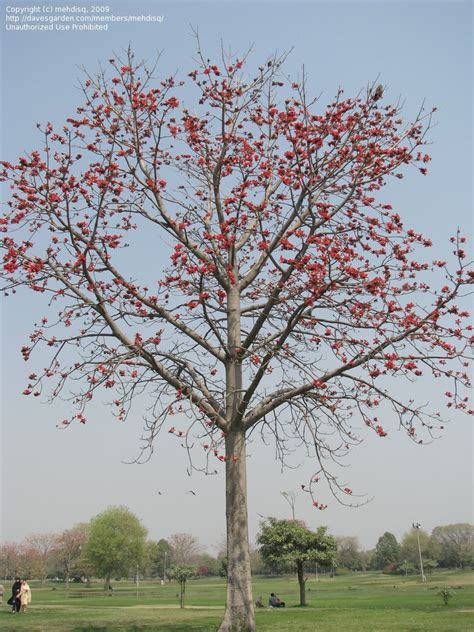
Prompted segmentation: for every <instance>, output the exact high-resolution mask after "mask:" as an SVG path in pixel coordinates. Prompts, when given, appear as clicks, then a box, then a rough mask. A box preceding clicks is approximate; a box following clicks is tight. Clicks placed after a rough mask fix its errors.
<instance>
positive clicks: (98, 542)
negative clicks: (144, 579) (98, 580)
mask: <svg viewBox="0 0 474 632" xmlns="http://www.w3.org/2000/svg"><path fill="white" fill-rule="evenodd" d="M146 534H147V530H146V529H145V527H143V526H142V524H141V523H140V521H139V520H138V518H137V517H136V516H135V515H134V514H133V513H132V512H131V511H129V510H128V509H127V508H126V507H109V508H108V509H106V510H105V511H104V512H102V513H101V514H99V515H98V516H96V517H95V518H93V519H92V521H91V526H90V533H89V540H88V542H87V545H86V557H87V559H88V561H89V563H90V564H91V566H92V567H93V569H94V571H95V572H96V573H97V575H98V576H99V577H104V578H105V579H106V581H109V580H110V578H111V577H125V576H127V575H129V574H130V573H131V572H132V573H135V569H136V566H137V564H139V565H141V564H142V562H143V559H144V555H145V538H146Z"/></svg>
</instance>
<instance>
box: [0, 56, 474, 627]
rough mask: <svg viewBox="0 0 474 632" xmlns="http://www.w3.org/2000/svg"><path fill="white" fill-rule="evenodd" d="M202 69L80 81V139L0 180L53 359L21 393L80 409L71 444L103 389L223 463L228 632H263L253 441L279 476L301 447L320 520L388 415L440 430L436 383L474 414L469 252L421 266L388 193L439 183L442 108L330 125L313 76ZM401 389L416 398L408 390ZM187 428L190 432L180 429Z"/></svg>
mask: <svg viewBox="0 0 474 632" xmlns="http://www.w3.org/2000/svg"><path fill="white" fill-rule="evenodd" d="M197 57H198V67H197V68H196V69H194V70H192V71H191V72H190V74H189V75H188V78H189V82H191V84H193V88H192V89H190V90H189V91H188V92H185V90H186V88H185V87H184V86H183V85H182V84H181V82H180V83H177V82H176V81H175V78H174V77H169V76H165V75H163V74H161V76H160V77H159V78H157V77H156V73H157V71H156V68H155V67H153V68H149V67H148V66H147V64H145V63H139V62H137V61H136V60H135V58H134V56H133V54H132V53H131V52H129V53H128V55H127V58H126V59H125V60H124V61H119V60H116V59H111V60H110V67H111V70H112V74H111V75H110V74H109V73H107V72H106V71H103V72H101V73H100V74H99V75H97V76H95V75H92V74H86V77H85V80H84V83H83V93H84V97H83V101H82V103H81V105H80V106H79V108H78V110H77V114H76V115H74V116H72V117H71V118H69V119H68V121H67V124H66V125H65V126H61V127H59V128H58V129H57V130H56V129H54V128H53V125H52V124H51V123H48V124H47V125H45V126H44V127H41V126H40V130H41V133H42V135H43V146H42V148H41V149H40V150H35V151H32V152H31V153H29V154H26V155H25V156H23V157H21V158H20V159H19V160H18V161H17V162H9V161H4V162H2V163H1V164H2V171H1V172H0V177H1V179H2V180H4V181H5V182H6V183H7V185H8V186H10V187H11V198H10V200H9V201H8V209H7V212H6V214H5V216H4V217H3V218H2V219H1V220H0V222H1V223H0V229H1V230H2V231H3V232H4V237H3V240H2V242H1V247H2V248H3V252H4V257H3V270H2V276H3V278H4V279H5V280H6V282H5V285H4V290H5V291H6V292H7V293H12V292H14V291H16V290H17V289H18V288H19V287H20V286H22V287H26V288H28V289H29V290H32V291H33V292H36V293H37V294H38V295H41V296H42V297H44V296H46V297H49V298H50V299H51V300H50V307H49V308H45V310H47V313H45V314H44V316H43V317H42V318H40V319H39V321H38V323H37V325H36V326H35V328H34V331H33V333H32V335H31V340H30V342H29V343H28V344H26V345H25V346H24V347H23V349H22V353H23V357H24V359H25V360H28V359H29V358H30V356H31V354H32V352H33V351H34V350H36V349H37V348H39V347H40V346H42V345H44V347H45V349H46V350H49V351H51V354H52V355H51V362H50V363H49V364H48V365H46V363H45V362H44V359H41V361H40V366H41V367H45V366H46V369H45V370H39V371H36V372H32V373H31V374H30V377H29V383H28V386H27V387H26V388H25V390H24V393H25V395H32V396H36V395H39V394H40V393H41V389H42V384H43V382H45V381H47V380H52V381H53V386H52V395H53V397H59V396H61V394H65V393H66V392H68V393H69V392H74V393H75V396H74V398H73V401H72V406H75V409H74V411H73V412H71V415H70V416H69V417H68V418H66V419H64V420H63V425H65V426H67V425H68V424H70V423H72V422H80V423H84V422H85V421H86V407H87V405H88V404H89V403H90V401H91V400H93V399H94V397H95V396H96V395H97V394H98V393H99V391H102V390H104V389H105V391H106V392H112V391H114V392H115V394H114V396H113V397H112V401H113V404H114V409H115V410H116V414H117V416H118V417H119V419H125V418H126V416H127V414H128V412H129V410H130V409H131V406H132V403H133V401H134V400H135V399H136V396H137V395H138V394H143V393H144V392H145V391H146V392H147V393H148V394H149V395H150V397H151V399H152V401H151V407H150V414H149V418H148V421H147V429H148V431H149V441H148V442H147V444H146V446H148V447H149V448H150V449H151V450H152V449H153V439H154V438H155V437H156V435H157V433H158V432H159V431H160V429H161V428H162V427H163V426H164V425H165V424H166V427H167V428H168V429H169V430H168V431H169V432H170V433H171V434H173V435H175V436H176V437H177V438H178V440H179V441H180V442H181V443H183V444H184V446H185V447H186V448H187V449H188V453H189V454H190V455H191V451H190V447H191V446H192V445H193V444H194V443H196V442H197V443H198V445H199V444H200V445H201V447H202V450H203V455H204V456H205V464H204V469H206V468H210V469H211V470H212V471H214V470H216V468H217V467H218V466H219V464H220V463H223V464H225V478H226V519H227V550H228V586H227V604H226V611H225V615H224V620H223V622H222V625H221V628H220V629H221V632H226V631H229V630H236V629H237V630H250V631H252V630H254V629H255V621H254V611H253V599H252V592H251V576H250V558H249V547H248V526H247V524H248V520H247V474H246V438H247V436H248V435H249V433H251V432H255V430H256V428H257V427H260V429H261V432H262V433H263V434H264V435H265V434H267V433H268V434H269V435H270V436H271V437H272V438H273V439H274V440H275V441H276V443H277V451H278V454H279V455H280V457H281V459H282V460H284V459H285V457H286V455H287V454H288V451H291V450H292V449H293V448H294V442H296V444H297V445H301V443H303V444H306V446H307V448H308V449H309V452H310V454H312V455H313V456H314V457H315V459H316V461H317V463H318V465H317V467H318V469H319V472H318V473H315V476H314V478H313V479H312V482H311V484H310V485H309V486H308V489H309V491H310V492H311V494H312V498H313V503H314V506H315V508H317V509H323V508H324V507H325V505H324V503H323V502H321V497H320V496H319V494H318V493H317V491H316V490H317V489H318V487H317V481H319V480H320V479H321V478H323V479H324V478H325V479H326V480H327V482H328V484H329V486H330V488H331V490H332V491H333V492H334V493H336V494H340V496H341V499H342V500H345V501H346V502H347V503H349V504H350V503H351V494H352V491H351V489H350V487H347V486H346V485H345V484H344V483H341V482H339V480H338V479H337V477H336V475H335V474H334V473H333V472H332V471H331V470H328V468H327V465H326V463H327V462H332V459H334V460H338V459H339V458H340V457H342V456H343V455H344V454H345V453H346V452H347V450H349V449H350V447H351V446H352V445H353V444H354V443H357V441H358V438H357V432H356V430H355V427H354V419H355V417H356V416H358V417H359V419H360V420H361V421H362V423H363V424H365V425H366V426H367V427H368V429H369V430H372V431H373V432H374V434H375V435H378V436H379V437H382V438H383V437H385V436H387V434H388V432H389V430H388V429H387V428H385V427H384V426H383V425H382V423H381V421H380V418H381V417H380V414H381V413H380V412H377V411H381V412H383V410H384V409H387V408H392V409H393V416H394V417H395V418H396V419H397V421H398V423H399V425H400V427H401V428H402V429H403V430H405V431H406V433H407V434H408V436H409V437H410V438H411V439H412V440H414V441H416V442H423V440H424V439H423V436H424V434H426V433H427V434H428V435H432V434H434V433H436V431H437V429H438V428H439V427H440V426H441V425H442V422H441V421H440V420H439V418H438V416H437V415H436V411H432V412H431V413H430V412H429V411H428V410H427V409H426V408H425V406H424V401H423V402H421V404H420V403H418V402H417V401H416V400H414V399H412V394H413V393H414V392H415V391H414V389H413V386H412V382H413V381H414V380H415V379H416V378H418V377H419V376H421V375H423V374H425V375H428V376H430V377H433V378H435V379H442V380H444V381H446V382H449V383H452V386H450V387H448V388H449V390H446V397H447V400H448V404H449V406H451V407H452V408H460V409H466V408H467V404H466V402H465V400H464V393H463V386H464V385H466V383H467V382H468V376H467V372H466V368H465V366H464V365H465V363H466V359H465V355H466V352H465V348H466V344H467V339H468V337H469V336H470V333H469V332H468V331H467V329H466V326H465V322H466V318H467V313H466V312H465V311H464V310H463V309H462V307H459V306H457V305H456V300H457V297H458V296H459V294H460V293H462V291H463V288H464V285H465V283H466V282H467V280H468V278H469V276H468V272H467V270H466V267H467V263H466V255H465V251H464V247H463V242H464V237H462V236H460V235H459V234H458V235H455V236H454V237H453V238H452V240H453V245H454V267H453V269H452V271H450V269H449V268H448V265H447V264H446V263H445V262H444V261H442V260H440V258H439V256H434V257H431V258H428V259H424V258H422V256H421V254H420V252H419V251H420V250H421V249H425V248H428V247H429V246H431V241H430V240H429V239H428V238H426V237H424V236H423V235H422V234H420V233H419V232H418V231H414V230H412V229H410V228H405V226H404V223H403V221H402V218H401V216H400V214H399V212H397V211H396V210H394V209H393V208H392V206H391V205H390V204H389V203H388V201H387V200H384V199H383V198H382V197H380V195H379V191H380V190H381V189H382V187H383V186H384V185H385V184H386V183H387V182H390V181H392V180H393V179H398V178H402V177H403V172H404V169H405V168H407V167H409V166H410V165H412V166H413V167H414V168H415V170H418V171H419V172H421V173H423V174H424V173H426V171H427V164H428V162H429V160H430V157H429V155H428V154H426V153H425V151H424V145H425V134H426V132H427V130H428V129H429V127H430V122H431V116H432V112H431V111H425V110H424V109H423V108H422V109H421V110H420V113H419V115H418V116H417V117H416V119H415V120H414V122H413V123H409V124H404V123H403V121H402V118H401V110H400V106H399V105H390V104H387V103H385V101H384V94H383V90H382V91H381V90H380V89H379V87H375V85H374V86H369V87H368V89H367V90H366V91H362V92H361V93H360V94H359V95H358V96H356V97H355V98H350V97H344V96H343V93H342V91H340V92H339V93H338V94H337V96H336V98H335V99H334V100H333V101H332V102H331V103H330V104H329V105H328V106H327V107H326V108H324V107H321V106H320V104H319V102H318V100H315V99H311V98H310V95H308V94H306V83H305V80H304V78H303V80H301V81H296V82H294V83H291V82H288V81H287V79H286V77H285V74H284V72H283V70H282V68H281V65H282V62H283V60H282V59H278V58H271V59H268V60H267V61H266V62H265V63H264V64H263V65H262V66H261V67H259V68H258V69H257V70H256V72H253V73H252V75H251V78H247V77H246V75H245V71H244V66H245V62H246V59H236V58H223V59H222V60H221V61H220V62H218V63H217V64H214V63H212V62H210V61H209V60H208V59H207V58H205V56H204V55H202V53H201V51H200V49H198V54H197ZM190 94H191V95H193V96H192V97H191V98H190V102H189V104H185V103H184V102H183V100H182V99H181V95H183V99H184V100H185V99H186V97H189V95H190ZM194 96H195V97H196V98H194ZM164 238H166V243H167V244H169V247H170V259H169V267H168V268H167V269H166V270H165V271H164V272H161V267H162V266H161V260H160V259H159V256H158V255H157V253H156V251H157V248H156V244H157V243H159V244H160V248H159V249H160V251H161V250H162V249H163V247H162V246H161V244H163V243H164V241H163V239H164ZM127 246H132V247H133V249H131V250H126V249H125V248H126V247H127ZM148 248H151V250H150V251H149V252H148V254H145V251H147V249H148ZM127 253H133V255H130V254H127ZM145 258H146V265H145ZM433 268H434V269H437V270H438V272H439V273H438V275H437V276H435V278H436V279H438V280H440V282H439V288H436V287H431V286H430V282H432V281H430V279H428V275H429V273H431V271H432V270H433ZM443 276H444V277H445V279H442V277H443ZM40 302H41V301H39V303H40ZM56 306H57V313H56V312H53V310H54V308H55V307H56ZM53 313H54V314H55V315H52V314H53ZM71 356H73V357H72V360H71ZM395 378H396V380H397V383H399V384H401V385H402V384H403V382H404V380H406V381H407V383H408V384H409V388H407V389H405V390H403V388H400V389H399V390H398V391H397V392H394V391H393V390H392V389H391V388H390V385H391V383H392V382H391V380H392V379H395ZM78 385H80V386H79V387H78ZM177 413H184V414H185V415H187V417H186V416H185V415H183V416H180V417H179V418H178V417H177V418H176V421H175V422H174V423H169V421H168V420H169V418H170V416H172V415H174V414H177ZM185 419H189V420H190V421H189V425H186V422H185V421H184V420H185ZM193 458H194V457H193ZM328 459H329V461H328ZM193 464H194V465H195V466H196V467H198V464H197V463H196V462H195V461H193Z"/></svg>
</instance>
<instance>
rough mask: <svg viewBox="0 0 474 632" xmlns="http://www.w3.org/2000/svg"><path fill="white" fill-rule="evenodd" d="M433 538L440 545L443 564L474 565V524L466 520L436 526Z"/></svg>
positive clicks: (454, 566) (455, 566)
mask: <svg viewBox="0 0 474 632" xmlns="http://www.w3.org/2000/svg"><path fill="white" fill-rule="evenodd" d="M431 538H432V540H434V542H436V543H437V545H438V547H439V549H438V550H439V555H438V559H439V562H440V565H441V566H447V567H450V568H465V567H468V566H473V565H474V525H472V524H469V523H465V522H464V523H457V524H448V525H445V526H443V527H435V528H434V529H433V531H432V533H431Z"/></svg>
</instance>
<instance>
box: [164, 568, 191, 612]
mask: <svg viewBox="0 0 474 632" xmlns="http://www.w3.org/2000/svg"><path fill="white" fill-rule="evenodd" d="M195 574H196V570H195V569H194V568H193V567H192V566H187V565H186V564H178V565H177V566H173V567H172V568H171V571H170V576H171V578H172V579H175V580H176V581H177V582H178V584H179V607H180V608H184V600H185V596H186V582H187V581H188V579H190V578H191V577H194V575H195Z"/></svg>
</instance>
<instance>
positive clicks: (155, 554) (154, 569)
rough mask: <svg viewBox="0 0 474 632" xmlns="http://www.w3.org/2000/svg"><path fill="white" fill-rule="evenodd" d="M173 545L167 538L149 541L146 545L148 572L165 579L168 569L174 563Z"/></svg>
mask: <svg viewBox="0 0 474 632" xmlns="http://www.w3.org/2000/svg"><path fill="white" fill-rule="evenodd" d="M171 552H172V550H171V546H170V544H169V543H168V541H167V540H165V539H163V538H162V539H161V540H158V542H154V541H149V542H147V545H146V574H147V575H149V576H150V577H162V578H163V579H165V575H166V569H167V568H168V567H169V566H170V565H171V564H172V558H171Z"/></svg>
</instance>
